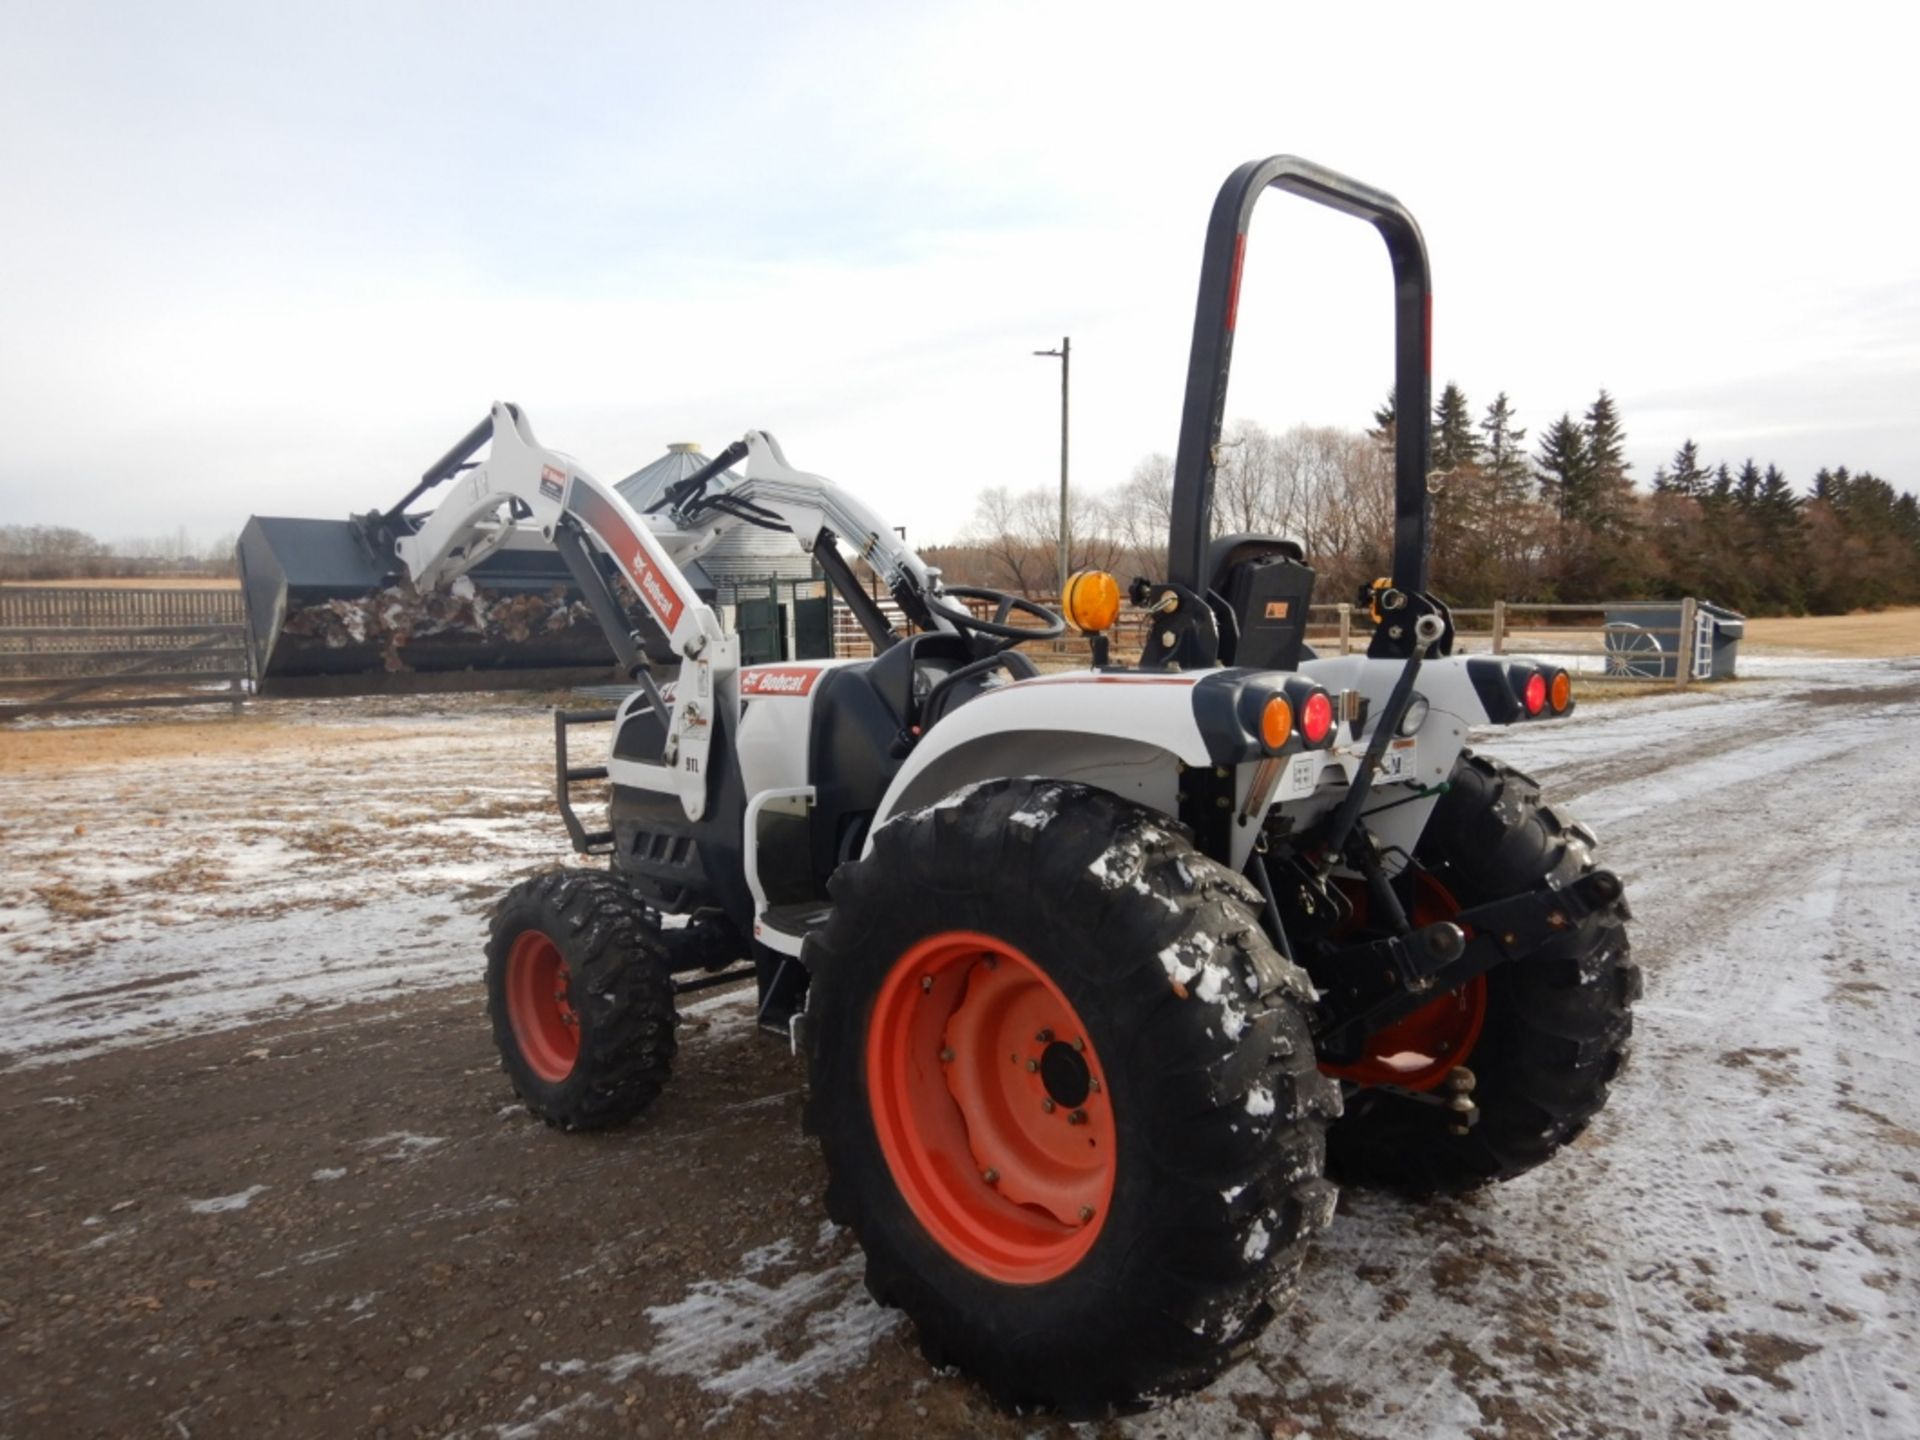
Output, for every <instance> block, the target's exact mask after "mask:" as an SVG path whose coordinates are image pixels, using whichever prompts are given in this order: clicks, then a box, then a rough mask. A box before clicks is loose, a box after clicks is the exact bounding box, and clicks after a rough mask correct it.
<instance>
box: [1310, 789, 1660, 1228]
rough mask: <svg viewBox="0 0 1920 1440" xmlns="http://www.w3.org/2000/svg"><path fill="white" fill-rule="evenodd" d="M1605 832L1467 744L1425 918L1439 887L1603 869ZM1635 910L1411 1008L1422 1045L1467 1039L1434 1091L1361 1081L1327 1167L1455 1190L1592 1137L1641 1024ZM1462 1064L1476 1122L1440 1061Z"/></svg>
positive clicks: (1392, 1183) (1465, 901)
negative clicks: (1595, 837)
mask: <svg viewBox="0 0 1920 1440" xmlns="http://www.w3.org/2000/svg"><path fill="white" fill-rule="evenodd" d="M1590 841H1591V837H1590V836H1589V835H1588V834H1587V833H1586V832H1584V831H1582V830H1581V829H1580V828H1579V827H1577V826H1575V825H1572V824H1570V823H1569V822H1568V821H1566V820H1565V819H1564V818H1563V817H1561V816H1560V815H1558V814H1556V813H1555V812H1554V811H1553V810H1552V809H1550V808H1549V807H1547V806H1545V805H1543V804H1542V803H1541V800H1540V787H1539V786H1538V785H1537V784H1536V783H1535V782H1534V781H1533V780H1532V779H1530V778H1529V777H1527V776H1526V775H1523V774H1521V773H1520V772H1519V771H1518V770H1515V769H1514V768H1513V767H1512V766H1509V765H1503V764H1501V763H1499V762H1498V761H1495V760H1489V759H1487V758H1485V757H1484V756H1478V755H1473V754H1471V753H1469V754H1466V755H1463V756H1462V757H1461V758H1460V761H1459V762H1458V764H1456V765H1455V767H1454V771H1453V777H1452V780H1451V783H1450V785H1449V788H1448V790H1447V793H1446V794H1445V795H1444V796H1442V797H1441V800H1440V803H1439V804H1438V805H1437V806H1435V807H1434V812H1433V816H1432V818H1431V819H1430V820H1429V822H1428V824H1427V828H1426V830H1425V832H1424V833H1423V834H1422V835H1421V837H1420V843H1419V844H1418V846H1416V847H1415V858H1416V859H1418V860H1419V861H1420V863H1421V864H1422V865H1423V866H1425V867H1427V871H1428V874H1429V876H1430V877H1431V880H1430V881H1428V882H1427V888H1426V889H1425V890H1424V891H1420V892H1416V895H1415V904H1416V910H1415V919H1416V920H1417V921H1418V922H1419V923H1422V924H1426V923H1431V922H1432V921H1434V920H1439V919H1445V918H1447V913H1449V912H1447V911H1442V910H1438V909H1433V908H1422V907H1430V906H1432V905H1433V904H1434V901H1433V899H1432V896H1433V895H1439V896H1441V897H1445V901H1446V903H1447V904H1448V905H1449V906H1451V905H1453V904H1455V903H1457V905H1458V906H1459V907H1461V908H1464V907H1468V906H1473V905H1479V904H1484V903H1486V902H1488V901H1492V900H1500V899H1505V898H1507V897H1509V896H1514V895H1522V894H1526V893H1529V892H1531V891H1535V890H1539V889H1541V888H1543V887H1544V886H1546V885H1547V884H1548V883H1549V882H1550V881H1551V882H1553V883H1555V884H1559V885H1565V884H1567V883H1569V882H1570V881H1572V880H1574V879H1576V878H1578V877H1579V876H1580V875H1582V874H1584V873H1585V872H1587V871H1589V870H1591V869H1593V868H1594V863H1593V859H1592V855H1591V845H1590ZM1626 919H1627V905H1626V901H1625V899H1624V898H1622V899H1619V900H1616V901H1614V902H1613V904H1612V905H1610V906H1608V907H1607V908H1606V909H1605V910H1603V911H1601V912H1600V913H1598V914H1595V915H1590V916H1589V917H1588V918H1587V919H1586V920H1585V921H1584V922H1582V923H1581V924H1580V925H1579V926H1577V927H1574V928H1572V929H1570V930H1568V931H1567V932H1566V933H1565V934H1563V935H1561V936H1559V937H1558V938H1556V939H1555V940H1553V941H1552V942H1551V943H1549V944H1548V945H1546V946H1544V947H1542V949H1541V950H1540V951H1538V952H1537V953H1535V954H1533V955H1530V956H1528V957H1527V958H1526V959H1522V960H1512V961H1508V962H1507V963H1505V964H1503V965H1497V966H1495V967H1494V968H1493V969H1492V970H1490V971H1488V972H1487V973H1486V975H1485V976H1483V977H1481V978H1480V979H1478V980H1475V981H1473V982H1471V983H1470V985H1469V986H1468V987H1466V988H1465V989H1463V990H1462V991H1461V992H1458V993H1457V994H1456V995H1453V996H1448V997H1443V999H1441V1000H1439V1001H1436V1002H1435V1003H1434V1005H1433V1006H1430V1007H1428V1011H1427V1012H1423V1013H1422V1014H1421V1015H1416V1016H1414V1017H1410V1020H1409V1022H1407V1028H1408V1029H1410V1030H1412V1031H1415V1032H1423V1033H1424V1035H1425V1036H1426V1037H1427V1040H1428V1044H1426V1045H1423V1046H1422V1047H1421V1048H1422V1049H1423V1050H1424V1049H1427V1048H1432V1049H1434V1050H1436V1051H1438V1050H1440V1049H1442V1048H1443V1046H1444V1045H1446V1044H1453V1045H1455V1046H1456V1048H1455V1049H1454V1050H1452V1051H1450V1052H1449V1053H1447V1054H1446V1055H1444V1056H1443V1057H1442V1058H1440V1059H1439V1060H1437V1061H1436V1063H1435V1066H1434V1073H1433V1074H1432V1075H1430V1076H1429V1077H1427V1079H1428V1080H1430V1081H1432V1082H1434V1083H1433V1084H1431V1085H1429V1086H1428V1088H1427V1089H1426V1090H1425V1091H1424V1093H1423V1092H1421V1091H1415V1090H1411V1089H1409V1088H1406V1087H1396V1086H1392V1085H1385V1084H1365V1085H1363V1086H1362V1087H1361V1088H1358V1089H1355V1090H1352V1091H1351V1092H1350V1093H1349V1094H1348V1095H1347V1098H1346V1110H1345V1114H1344V1115H1343V1116H1342V1117H1341V1119H1340V1120H1339V1122H1338V1123H1337V1124H1335V1125H1334V1127H1333V1128H1332V1130H1331V1131H1330V1132H1329V1134H1328V1137H1327V1169H1328V1172H1329V1173H1330V1174H1332V1175H1334V1176H1336V1177H1337V1178H1338V1179H1339V1180H1340V1182H1341V1183H1342V1184H1347V1185H1378V1186H1383V1187H1386V1188H1389V1189H1395V1190H1400V1191H1404V1192H1406V1193H1409V1194H1414V1195H1430V1194H1436V1193H1444V1194H1456V1193H1460V1192H1462V1191H1467V1190H1473V1189H1476V1188H1478V1187H1480V1186H1482V1185H1486V1184H1490V1183H1492V1182H1495V1181H1500V1180H1509V1179H1512V1178H1513V1177H1514V1176H1516V1175H1521V1174H1524V1173H1525V1172H1526V1171H1528V1170H1531V1169H1533V1168H1534V1167H1535V1166H1537V1165H1540V1164H1543V1163H1545V1162H1546V1161H1547V1160H1548V1159H1550V1158H1551V1157H1552V1156H1553V1155H1554V1153H1555V1152H1556V1151H1558V1150H1559V1149H1560V1147H1561V1146H1563V1145H1565V1144H1567V1143H1568V1142H1570V1141H1572V1140H1574V1139H1575V1138H1577V1137H1578V1136H1579V1135H1580V1133H1581V1132H1582V1131H1584V1130H1585V1129H1586V1127H1587V1125H1588V1123H1589V1122H1590V1121H1591V1120H1592V1119H1593V1117H1594V1116H1595V1115H1597V1114H1599V1113H1600V1110H1601V1108H1602V1107H1604V1106H1605V1105H1606V1103H1607V1095H1608V1089H1609V1086H1610V1085H1611V1084H1612V1082H1613V1080H1614V1077H1615V1076H1616V1075H1618V1074H1619V1073H1620V1069H1621V1067H1622V1066H1623V1065H1624V1064H1625V1063H1626V1057H1627V1049H1628V1041H1629V1039H1630V1038H1631V1036H1632V1034H1633V1015H1632V1005H1633V1002H1634V1000H1636V999H1637V998H1639V994H1640V971H1639V970H1638V968H1637V967H1636V966H1635V965H1634V963H1633V960H1632V955H1631V951H1630V949H1629V947H1628V944H1627V932H1626V926H1625V922H1626ZM1450 1007H1451V1011H1452V1013H1448V1012H1449V1009H1450ZM1423 1018H1424V1020H1425V1024H1424V1025H1422V1024H1421V1021H1422V1020H1423ZM1436 1038H1437V1040H1438V1043H1434V1042H1435V1040H1436ZM1462 1040H1464V1041H1465V1042H1466V1043H1465V1044H1464V1046H1460V1045H1459V1044H1458V1042H1460V1041H1462ZM1395 1043H1398V1042H1395ZM1383 1048H1386V1049H1391V1048H1393V1044H1392V1043H1390V1044H1388V1045H1386V1046H1385V1047H1383ZM1454 1066H1464V1067H1466V1068H1467V1069H1469V1070H1470V1071H1471V1072H1472V1073H1473V1075H1474V1077H1475V1082H1476V1083H1475V1086H1474V1089H1473V1091H1472V1097H1473V1100H1474V1102H1475V1103H1476V1104H1477V1106H1478V1108H1479V1116H1478V1122H1477V1123H1476V1124H1475V1125H1474V1126H1473V1127H1472V1128H1471V1129H1470V1130H1468V1131H1467V1133H1466V1134H1464V1135H1461V1134H1456V1133H1454V1130H1455V1127H1454V1125H1453V1124H1452V1123H1451V1122H1452V1121H1453V1118H1454V1117H1453V1114H1452V1112H1450V1111H1449V1110H1447V1109H1445V1108H1444V1107H1443V1105H1442V1104H1441V1103H1440V1097H1443V1096H1444V1095H1445V1093H1446V1092H1445V1090H1444V1088H1442V1087H1440V1086H1439V1085H1438V1082H1439V1081H1440V1080H1441V1079H1443V1078H1444V1076H1443V1074H1442V1073H1441V1072H1444V1071H1447V1070H1450V1069H1451V1068H1452V1067H1454ZM1367 1078H1371V1079H1375V1080H1377V1079H1379V1078H1380V1077H1378V1076H1372V1077H1367ZM1420 1083H1421V1084H1426V1083H1427V1081H1422V1082H1420Z"/></svg>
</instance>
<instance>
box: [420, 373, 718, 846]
mask: <svg viewBox="0 0 1920 1440" xmlns="http://www.w3.org/2000/svg"><path fill="white" fill-rule="evenodd" d="M476 437H478V438H476ZM486 438H488V436H487V435H484V434H483V433H482V429H481V428H480V427H476V428H475V430H474V431H473V433H472V434H471V435H469V437H468V440H469V441H470V442H472V443H471V444H470V445H469V446H468V453H469V454H471V453H472V451H474V450H477V449H478V448H479V444H480V443H481V441H482V440H484V439H486ZM490 438H491V440H492V446H491V448H490V450H489V452H488V455H487V458H486V459H485V460H484V461H481V462H480V463H478V464H475V465H473V466H472V467H471V468H469V469H466V470H462V471H457V472H455V473H457V474H458V476H459V478H458V479H457V480H456V481H455V483H454V485H453V488H452V490H451V491H450V492H449V493H448V494H447V495H446V497H445V498H444V499H442V500H441V502H440V504H439V505H438V506H437V507H436V508H435V509H434V511H433V513H432V514H431V515H429V516H428V517H427V518H426V519H425V520H424V521H422V522H421V523H420V526H419V528H418V529H417V530H415V531H414V532H413V533H412V534H409V535H402V536H400V537H399V538H397V539H396V540H395V541H394V553H395V554H396V556H397V557H398V558H399V560H400V563H401V564H402V565H403V566H405V567H406V570H407V573H408V575H409V576H411V577H412V579H413V582H414V583H415V584H416V585H418V586H420V587H422V588H426V587H429V586H433V585H438V584H441V583H444V582H446V581H449V580H452V579H454V578H456V577H458V576H459V575H461V574H464V573H465V572H466V571H467V570H469V569H471V568H472V567H473V566H475V565H477V564H479V563H480V561H481V560H483V559H485V558H486V557H487V556H488V555H489V554H491V553H492V552H493V551H494V550H496V549H498V548H499V547H500V546H501V545H502V544H504V543H505V542H506V540H507V537H508V536H509V535H511V534H513V533H514V532H515V531H522V532H524V531H526V530H528V529H535V530H537V531H538V533H539V534H540V535H541V536H543V537H544V538H545V539H546V541H547V542H548V543H549V544H551V545H554V546H555V547H556V548H557V549H559V550H560V551H561V553H562V554H563V555H567V556H568V557H569V560H570V561H571V560H572V559H573V558H574V557H576V556H582V555H583V551H582V550H581V549H580V546H581V544H582V542H583V541H585V542H591V543H592V545H593V547H594V548H596V549H598V550H600V551H602V552H604V553H605V554H606V555H608V556H609V557H610V558H611V559H612V560H613V563H614V565H615V566H616V567H617V568H618V570H619V572H620V574H621V576H622V577H623V578H624V579H625V580H626V582H627V584H628V585H629V586H630V587H631V588H632V590H633V593H634V594H635V595H637V596H638V597H639V598H640V603H641V604H642V605H644V606H645V607H646V609H647V612H648V613H649V614H650V615H652V617H653V619H654V621H655V622H656V623H657V624H658V625H659V627H660V630H661V632H662V633H663V634H664V635H665V636H666V637H667V643H668V644H669V645H670V646H671V647H672V649H673V652H674V654H675V655H677V656H679V657H680V661H681V664H680V671H679V675H678V677H677V681H678V683H677V684H676V685H675V688H674V698H673V701H672V703H671V706H670V707H668V706H665V705H663V706H661V708H662V709H663V710H666V711H667V712H668V715H669V719H668V724H667V740H666V746H665V749H664V751H663V753H662V756H661V763H660V765H659V767H658V769H659V770H660V772H661V773H660V774H659V775H657V776H656V777H654V778H655V780H656V781H657V783H658V784H659V787H660V788H662V789H666V790H671V791H673V792H674V793H676V794H678V795H679V797H680V801H681V804H682V805H683V807H684V808H685V809H686V812H687V818H688V819H690V820H698V819H699V818H700V817H701V816H702V815H703V814H705V813H706V807H707V778H708V774H709V768H710V767H709V765H708V758H709V752H710V751H711V748H712V744H713V735H714V723H713V721H714V712H715V708H716V707H717V706H720V705H729V706H732V705H737V704H738V703H739V702H738V696H737V694H736V691H735V686H736V683H737V681H736V675H737V672H738V669H739V649H740V647H739V641H738V639H737V638H736V637H735V636H733V635H731V634H729V633H728V631H727V630H726V627H725V626H723V625H722V624H721V623H720V617H719V616H718V615H716V614H715V613H714V612H713V609H712V607H710V606H709V605H707V604H706V602H705V601H703V600H702V599H701V598H700V596H699V594H698V593H697V592H696V591H695V590H694V588H693V586H692V585H690V584H689V583H688V582H687V577H686V575H685V573H684V572H683V571H682V570H681V569H680V566H679V565H678V564H676V563H675V561H674V559H673V558H672V556H671V555H670V554H669V553H668V550H667V548H666V546H664V545H663V544H662V543H661V540H660V538H659V537H658V536H656V535H655V534H654V531H653V527H652V526H651V525H649V524H648V523H647V521H646V520H645V519H644V518H643V517H642V516H641V515H639V514H638V513H637V512H636V511H635V510H634V509H633V507H632V506H630V505H628V504H627V502H626V501H625V500H624V499H622V498H621V497H620V495H619V493H618V492H617V491H615V490H614V489H612V488H611V487H610V486H606V485H603V484H601V483H600V482H599V481H598V480H596V479H594V478H593V476H591V475H589V474H587V472H586V471H585V470H583V469H582V468H581V467H580V466H579V464H578V463H577V462H575V461H574V460H573V459H572V458H570V457H569V456H566V455H563V454H561V453H560V452H559V451H557V450H549V449H547V448H545V447H544V446H542V445H541V444H540V442H539V441H538V440H536V439H535V438H534V435H533V429H532V427H531V426H530V425H528V423H527V419H526V417H525V416H524V415H522V414H521V413H520V411H519V409H518V407H516V406H513V405H507V404H495V405H494V407H493V414H492V423H491V431H490ZM572 568H573V569H574V570H575V576H574V578H575V580H576V581H577V582H579V583H580V584H581V587H582V589H583V590H584V591H585V592H586V595H587V598H588V602H589V603H590V604H591V605H592V606H593V610H594V614H595V616H596V617H597V618H598V619H599V621H600V624H601V628H602V629H604V630H605V631H606V632H607V639H608V641H609V642H610V643H611V644H612V646H613V649H614V653H615V654H616V655H618V656H620V657H621V660H622V662H623V663H624V664H625V665H626V667H627V669H628V672H629V674H630V675H632V676H633V678H634V679H635V680H636V681H638V682H640V683H641V684H642V685H643V686H644V687H645V688H647V689H652V678H651V676H650V674H649V673H648V672H647V670H646V669H645V666H644V663H643V662H642V661H641V659H640V656H639V652H638V646H637V643H636V640H635V637H634V635H633V633H632V630H631V628H630V627H629V626H628V625H627V624H626V621H625V618H624V615H625V612H624V610H623V609H622V607H620V606H619V605H618V604H617V603H616V602H615V601H614V599H613V597H612V596H611V595H610V594H609V593H607V591H606V587H605V584H604V582H603V581H601V580H600V578H599V573H598V571H597V570H596V569H595V568H594V567H593V566H592V565H591V563H586V564H579V565H574V566H572ZM655 698H656V700H657V699H658V695H657V692H656V697H655Z"/></svg>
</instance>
